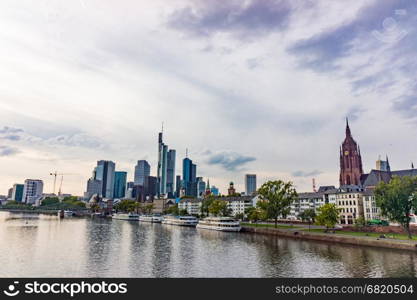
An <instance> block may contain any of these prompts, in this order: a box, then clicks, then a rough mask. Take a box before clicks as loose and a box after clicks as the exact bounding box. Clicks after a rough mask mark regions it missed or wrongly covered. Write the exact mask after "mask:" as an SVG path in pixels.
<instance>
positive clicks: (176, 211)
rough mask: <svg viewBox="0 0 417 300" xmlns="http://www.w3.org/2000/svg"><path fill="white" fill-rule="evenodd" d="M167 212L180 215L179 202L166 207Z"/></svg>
mask: <svg viewBox="0 0 417 300" xmlns="http://www.w3.org/2000/svg"><path fill="white" fill-rule="evenodd" d="M165 213H166V214H168V215H174V216H178V215H179V214H180V212H179V209H178V204H174V205H172V206H171V207H169V208H168V209H166V210H165Z"/></svg>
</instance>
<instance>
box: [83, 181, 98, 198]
mask: <svg viewBox="0 0 417 300" xmlns="http://www.w3.org/2000/svg"><path fill="white" fill-rule="evenodd" d="M93 195H101V181H100V180H96V179H94V178H90V179H88V181H87V191H86V192H85V193H84V198H87V199H90V198H91V197H92V196H93Z"/></svg>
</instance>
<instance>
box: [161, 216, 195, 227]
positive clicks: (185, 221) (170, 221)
mask: <svg viewBox="0 0 417 300" xmlns="http://www.w3.org/2000/svg"><path fill="white" fill-rule="evenodd" d="M197 223H198V220H197V218H196V217H193V216H178V217H177V216H165V217H164V220H163V221H162V224H166V225H177V226H191V227H195V226H196V225H197Z"/></svg>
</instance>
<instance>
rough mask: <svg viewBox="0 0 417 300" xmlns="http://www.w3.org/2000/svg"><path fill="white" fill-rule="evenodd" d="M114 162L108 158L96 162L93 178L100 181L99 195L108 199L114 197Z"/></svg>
mask: <svg viewBox="0 0 417 300" xmlns="http://www.w3.org/2000/svg"><path fill="white" fill-rule="evenodd" d="M115 168H116V164H115V163H114V162H112V161H108V160H100V161H98V162H97V167H96V169H95V177H96V178H94V179H95V180H100V181H101V196H102V197H104V198H108V199H113V198H114V171H115Z"/></svg>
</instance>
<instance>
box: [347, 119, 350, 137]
mask: <svg viewBox="0 0 417 300" xmlns="http://www.w3.org/2000/svg"><path fill="white" fill-rule="evenodd" d="M346 136H351V133H350V127H349V119H348V118H347V117H346Z"/></svg>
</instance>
